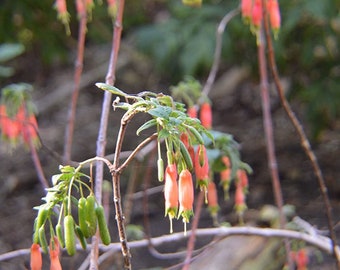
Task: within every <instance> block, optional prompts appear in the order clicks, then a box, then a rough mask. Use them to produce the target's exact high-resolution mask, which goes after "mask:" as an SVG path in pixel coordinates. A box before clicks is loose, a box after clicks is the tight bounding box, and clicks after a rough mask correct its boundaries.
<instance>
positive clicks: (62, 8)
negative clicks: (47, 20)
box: [54, 0, 71, 35]
mask: <svg viewBox="0 0 340 270" xmlns="http://www.w3.org/2000/svg"><path fill="white" fill-rule="evenodd" d="M54 6H55V8H56V10H57V13H58V19H59V20H60V21H61V22H62V23H63V24H64V25H65V29H66V34H67V35H70V33H71V32H70V26H69V22H70V14H69V13H68V11H67V6H66V0H56V2H55V5H54Z"/></svg>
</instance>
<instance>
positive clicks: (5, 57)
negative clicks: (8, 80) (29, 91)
mask: <svg viewBox="0 0 340 270" xmlns="http://www.w3.org/2000/svg"><path fill="white" fill-rule="evenodd" d="M24 50H25V48H24V46H23V45H22V44H17V43H7V44H1V45H0V63H4V62H7V61H9V60H11V59H13V58H15V57H17V56H18V55H20V54H22V53H23V52H24ZM13 74H14V69H13V68H11V67H6V66H2V65H0V77H10V76H12V75H13Z"/></svg>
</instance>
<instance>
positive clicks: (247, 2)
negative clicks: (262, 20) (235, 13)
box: [241, 0, 253, 23]
mask: <svg viewBox="0 0 340 270" xmlns="http://www.w3.org/2000/svg"><path fill="white" fill-rule="evenodd" d="M252 9H253V0H241V13H242V17H243V19H244V20H245V21H246V22H247V23H248V22H250V20H251V17H252Z"/></svg>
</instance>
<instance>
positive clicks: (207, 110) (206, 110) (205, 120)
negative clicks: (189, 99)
mask: <svg viewBox="0 0 340 270" xmlns="http://www.w3.org/2000/svg"><path fill="white" fill-rule="evenodd" d="M200 120H201V124H202V126H204V127H205V128H206V129H211V127H212V111H211V106H210V104H209V103H208V102H204V103H203V104H202V105H201V110H200Z"/></svg>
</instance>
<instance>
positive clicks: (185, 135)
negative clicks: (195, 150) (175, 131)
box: [180, 132, 189, 149]
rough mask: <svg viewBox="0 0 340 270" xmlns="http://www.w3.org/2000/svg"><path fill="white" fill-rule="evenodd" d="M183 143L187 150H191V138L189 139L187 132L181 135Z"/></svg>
mask: <svg viewBox="0 0 340 270" xmlns="http://www.w3.org/2000/svg"><path fill="white" fill-rule="evenodd" d="M180 139H181V141H182V143H183V144H184V145H185V147H186V149H188V148H189V137H188V133H186V132H183V133H182V134H181V137H180Z"/></svg>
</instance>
